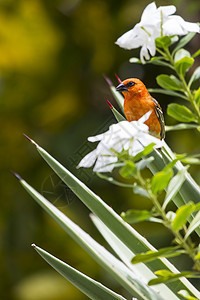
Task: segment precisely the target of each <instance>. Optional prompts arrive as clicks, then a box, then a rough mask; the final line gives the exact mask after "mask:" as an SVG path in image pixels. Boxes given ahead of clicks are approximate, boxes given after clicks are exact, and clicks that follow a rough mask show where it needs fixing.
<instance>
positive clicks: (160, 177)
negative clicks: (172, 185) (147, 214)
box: [151, 169, 173, 194]
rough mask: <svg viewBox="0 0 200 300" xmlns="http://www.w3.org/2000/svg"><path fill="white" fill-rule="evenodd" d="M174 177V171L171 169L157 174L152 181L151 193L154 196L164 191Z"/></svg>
mask: <svg viewBox="0 0 200 300" xmlns="http://www.w3.org/2000/svg"><path fill="white" fill-rule="evenodd" d="M172 176H173V171H172V170H171V169H168V170H164V171H161V172H158V173H156V174H155V175H154V176H153V178H152V181H151V191H152V193H153V194H157V193H159V192H161V191H163V190H164V189H165V188H166V187H167V185H168V184H169V181H170V179H171V177H172Z"/></svg>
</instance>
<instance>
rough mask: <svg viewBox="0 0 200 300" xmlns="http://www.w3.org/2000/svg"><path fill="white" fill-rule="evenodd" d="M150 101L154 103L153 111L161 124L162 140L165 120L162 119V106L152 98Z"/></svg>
mask: <svg viewBox="0 0 200 300" xmlns="http://www.w3.org/2000/svg"><path fill="white" fill-rule="evenodd" d="M152 101H153V102H154V103H155V104H156V105H155V111H156V115H157V117H158V120H159V122H160V126H161V132H160V138H161V140H162V139H164V138H165V120H164V116H163V112H162V108H161V107H160V105H159V103H158V102H157V101H156V100H155V99H153V98H152Z"/></svg>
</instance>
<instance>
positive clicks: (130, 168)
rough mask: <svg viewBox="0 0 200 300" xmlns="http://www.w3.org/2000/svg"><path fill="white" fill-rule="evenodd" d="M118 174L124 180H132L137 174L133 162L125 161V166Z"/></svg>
mask: <svg viewBox="0 0 200 300" xmlns="http://www.w3.org/2000/svg"><path fill="white" fill-rule="evenodd" d="M119 173H120V175H121V176H122V177H124V178H132V177H134V176H135V175H136V173H137V168H136V165H135V164H134V162H132V161H130V160H129V161H126V162H125V165H124V166H123V167H122V168H121V169H120V170H119Z"/></svg>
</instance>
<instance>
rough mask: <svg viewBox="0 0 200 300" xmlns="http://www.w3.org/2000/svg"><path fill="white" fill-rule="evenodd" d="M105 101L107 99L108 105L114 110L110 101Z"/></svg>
mask: <svg viewBox="0 0 200 300" xmlns="http://www.w3.org/2000/svg"><path fill="white" fill-rule="evenodd" d="M105 99H106V101H107V103H108V105H109V107H110V108H111V109H113V105H112V104H111V103H110V101H108V99H107V98H105Z"/></svg>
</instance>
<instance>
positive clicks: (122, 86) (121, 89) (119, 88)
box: [116, 82, 128, 92]
mask: <svg viewBox="0 0 200 300" xmlns="http://www.w3.org/2000/svg"><path fill="white" fill-rule="evenodd" d="M116 90H117V91H118V92H124V91H128V89H127V87H126V86H125V85H124V84H123V82H121V83H120V84H119V85H118V86H117V87H116Z"/></svg>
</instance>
